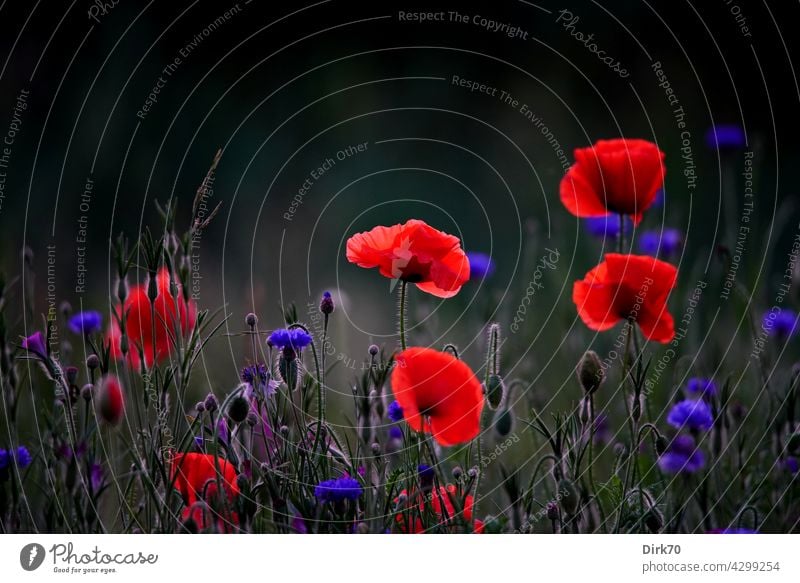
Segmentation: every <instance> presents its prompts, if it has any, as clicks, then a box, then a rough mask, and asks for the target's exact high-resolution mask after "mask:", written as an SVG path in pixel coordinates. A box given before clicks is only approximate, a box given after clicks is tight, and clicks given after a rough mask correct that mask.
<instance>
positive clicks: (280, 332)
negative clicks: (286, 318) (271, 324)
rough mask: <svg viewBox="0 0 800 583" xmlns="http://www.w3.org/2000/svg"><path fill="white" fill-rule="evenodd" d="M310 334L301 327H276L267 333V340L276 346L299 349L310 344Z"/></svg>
mask: <svg viewBox="0 0 800 583" xmlns="http://www.w3.org/2000/svg"><path fill="white" fill-rule="evenodd" d="M311 340H312V339H311V334H309V333H308V332H306V331H305V330H303V329H301V328H292V329H290V330H287V329H286V328H278V329H277V330H275V331H274V332H273V333H272V334H270V335H269V342H270V344H272V345H273V346H275V347H277V348H283V349H286V348H291V349H294V350H300V349H301V348H305V347H306V346H308V345H309V344H311Z"/></svg>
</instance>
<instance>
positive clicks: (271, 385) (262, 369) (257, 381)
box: [242, 363, 280, 397]
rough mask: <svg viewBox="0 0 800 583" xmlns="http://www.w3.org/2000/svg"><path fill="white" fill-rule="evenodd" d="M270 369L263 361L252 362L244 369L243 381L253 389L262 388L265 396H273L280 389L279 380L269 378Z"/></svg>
mask: <svg viewBox="0 0 800 583" xmlns="http://www.w3.org/2000/svg"><path fill="white" fill-rule="evenodd" d="M269 376H270V375H269V371H268V370H267V367H266V365H264V364H262V363H258V364H251V365H249V366H246V367H244V368H243V369H242V382H245V383H247V384H248V385H250V387H251V388H252V389H253V390H259V389H260V390H262V391H263V392H264V396H265V397H271V396H272V395H274V394H275V392H276V391H277V390H278V385H279V384H280V383H278V381H275V380H273V379H270V378H269Z"/></svg>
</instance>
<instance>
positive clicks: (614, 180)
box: [560, 138, 666, 224]
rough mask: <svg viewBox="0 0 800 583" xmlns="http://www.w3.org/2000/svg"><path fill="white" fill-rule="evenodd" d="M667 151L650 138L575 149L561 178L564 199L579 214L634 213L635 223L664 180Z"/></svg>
mask: <svg viewBox="0 0 800 583" xmlns="http://www.w3.org/2000/svg"><path fill="white" fill-rule="evenodd" d="M665 172H666V168H665V167H664V152H662V151H661V150H659V149H658V146H656V145H655V144H654V143H652V142H648V141H647V140H626V139H624V138H619V139H616V140H600V141H598V142H597V143H596V144H595V145H594V146H592V147H590V148H577V149H576V150H575V164H573V165H572V166H571V167H570V169H569V170H568V171H567V173H566V174H565V175H564V178H562V179H561V186H560V191H561V202H562V203H563V204H564V206H565V207H567V210H568V211H569V212H571V213H572V214H573V215H575V216H576V217H602V216H606V215H608V214H610V213H618V214H623V215H631V217H632V218H633V222H634V224H638V223H639V221H641V220H642V213H644V211H645V210H647V208H648V207H649V206H650V205H651V204H653V201H654V200H655V198H656V193H657V192H658V189H659V188H661V186H662V185H663V183H664V174H665Z"/></svg>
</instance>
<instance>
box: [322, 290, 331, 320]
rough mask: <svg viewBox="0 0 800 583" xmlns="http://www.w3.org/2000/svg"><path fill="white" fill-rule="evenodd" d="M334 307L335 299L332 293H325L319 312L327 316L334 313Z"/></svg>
mask: <svg viewBox="0 0 800 583" xmlns="http://www.w3.org/2000/svg"><path fill="white" fill-rule="evenodd" d="M333 310H334V305H333V298H332V297H331V292H325V293H324V294H322V300H321V301H320V303H319V311H320V312H322V313H323V314H325V315H326V316H328V315H330V314H332V313H333Z"/></svg>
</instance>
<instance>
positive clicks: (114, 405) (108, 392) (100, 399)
mask: <svg viewBox="0 0 800 583" xmlns="http://www.w3.org/2000/svg"><path fill="white" fill-rule="evenodd" d="M95 405H96V407H97V415H98V416H99V417H100V419H102V420H103V421H105V422H106V423H108V424H109V425H118V424H119V422H120V421H122V416H123V415H124V414H125V397H124V395H123V394H122V385H121V384H120V382H119V379H118V378H117V377H116V376H114V375H113V374H110V375H106V376H105V377H103V378H102V379H100V382H99V383H98V384H97V389H96V392H95Z"/></svg>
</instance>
